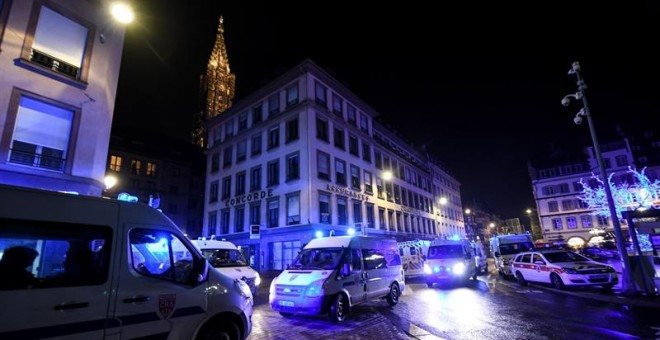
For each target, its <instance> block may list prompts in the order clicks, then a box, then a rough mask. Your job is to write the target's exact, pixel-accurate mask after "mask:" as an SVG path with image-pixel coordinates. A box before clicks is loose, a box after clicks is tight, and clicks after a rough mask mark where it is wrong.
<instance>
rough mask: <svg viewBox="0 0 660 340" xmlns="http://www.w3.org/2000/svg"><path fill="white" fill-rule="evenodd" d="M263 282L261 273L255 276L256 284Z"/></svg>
mask: <svg viewBox="0 0 660 340" xmlns="http://www.w3.org/2000/svg"><path fill="white" fill-rule="evenodd" d="M260 283H261V276H259V273H257V276H255V277H254V285H255V286H259V284H260Z"/></svg>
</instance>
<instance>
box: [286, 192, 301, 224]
mask: <svg viewBox="0 0 660 340" xmlns="http://www.w3.org/2000/svg"><path fill="white" fill-rule="evenodd" d="M292 224H300V193H299V192H298V193H295V194H289V195H287V196H286V225H292Z"/></svg>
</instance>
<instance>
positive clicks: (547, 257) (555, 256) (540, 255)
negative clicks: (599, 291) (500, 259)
mask: <svg viewBox="0 0 660 340" xmlns="http://www.w3.org/2000/svg"><path fill="white" fill-rule="evenodd" d="M510 268H511V273H512V274H513V275H514V276H515V277H516V280H518V283H519V284H521V285H527V283H528V282H541V283H550V284H552V285H553V286H554V287H555V288H557V289H564V288H566V286H602V287H603V288H604V289H606V290H610V289H612V286H614V285H615V284H616V283H617V282H618V277H617V275H616V272H615V271H614V268H613V267H611V266H608V265H606V264H602V263H598V262H596V261H593V260H590V259H588V258H586V257H584V256H582V255H579V254H576V253H574V252H572V251H566V250H545V251H543V250H541V251H529V252H524V253H520V254H518V255H517V256H516V257H515V259H514V260H513V261H512V262H511V264H510Z"/></svg>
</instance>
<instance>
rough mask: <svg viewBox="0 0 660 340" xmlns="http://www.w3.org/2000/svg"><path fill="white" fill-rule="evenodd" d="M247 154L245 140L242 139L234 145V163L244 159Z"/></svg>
mask: <svg viewBox="0 0 660 340" xmlns="http://www.w3.org/2000/svg"><path fill="white" fill-rule="evenodd" d="M246 155H247V141H246V140H242V141H240V142H238V144H237V145H236V163H239V162H242V161H244V160H245V158H246Z"/></svg>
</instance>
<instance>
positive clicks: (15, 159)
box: [9, 149, 66, 172]
mask: <svg viewBox="0 0 660 340" xmlns="http://www.w3.org/2000/svg"><path fill="white" fill-rule="evenodd" d="M10 152H11V153H10V155H9V162H10V163H15V164H21V165H28V166H34V167H37V168H43V169H48V170H53V171H59V172H63V171H64V165H65V164H66V158H62V157H53V156H45V155H40V154H37V153H33V152H26V151H21V150H16V149H10Z"/></svg>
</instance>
